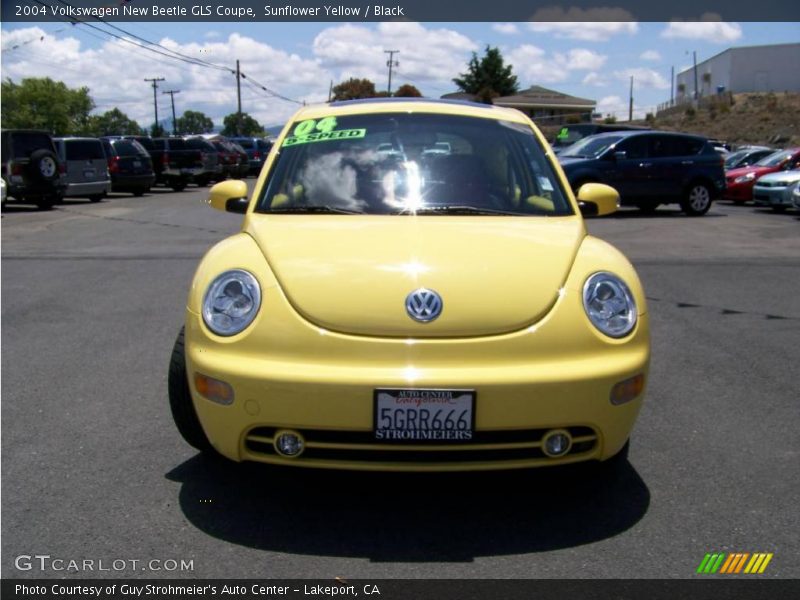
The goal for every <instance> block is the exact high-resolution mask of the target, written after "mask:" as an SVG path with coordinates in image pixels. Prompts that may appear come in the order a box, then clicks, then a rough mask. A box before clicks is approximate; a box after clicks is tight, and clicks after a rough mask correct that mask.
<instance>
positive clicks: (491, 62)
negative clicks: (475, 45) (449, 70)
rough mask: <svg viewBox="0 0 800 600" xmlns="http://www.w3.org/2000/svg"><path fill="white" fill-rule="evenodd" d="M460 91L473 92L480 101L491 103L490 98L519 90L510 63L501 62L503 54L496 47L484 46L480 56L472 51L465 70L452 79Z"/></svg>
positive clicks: (507, 94) (508, 94)
mask: <svg viewBox="0 0 800 600" xmlns="http://www.w3.org/2000/svg"><path fill="white" fill-rule="evenodd" d="M453 83H455V84H456V85H457V86H458V88H459V89H460V90H461V91H464V92H467V93H468V94H474V95H475V96H477V97H478V98H479V99H480V100H481V101H482V102H485V103H487V104H491V100H492V98H496V97H497V96H510V95H511V94H516V93H517V92H518V91H519V86H518V85H517V76H516V75H514V74H513V72H512V66H511V65H505V64H504V63H503V55H502V54H500V50H499V49H498V48H492V47H491V46H486V51H485V54H484V55H483V57H482V58H478V55H477V54H476V53H475V52H473V53H472V59H470V61H469V63H467V72H466V73H461V77H456V78H455V79H453Z"/></svg>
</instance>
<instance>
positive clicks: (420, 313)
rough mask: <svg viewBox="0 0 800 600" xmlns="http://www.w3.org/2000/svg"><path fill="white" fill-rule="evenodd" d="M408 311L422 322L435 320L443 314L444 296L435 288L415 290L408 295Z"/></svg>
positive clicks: (409, 314)
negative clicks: (435, 290)
mask: <svg viewBox="0 0 800 600" xmlns="http://www.w3.org/2000/svg"><path fill="white" fill-rule="evenodd" d="M406 312H407V313H408V316H409V317H411V318H412V319H414V320H415V321H419V322H420V323H428V322H429V321H433V320H434V319H435V318H436V317H438V316H439V315H440V314H442V297H441V296H440V295H439V294H437V293H436V292H434V291H433V290H426V289H425V288H419V289H418V290H414V291H413V292H411V293H410V294H409V295H408V296H406Z"/></svg>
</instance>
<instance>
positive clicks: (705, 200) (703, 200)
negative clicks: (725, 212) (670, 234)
mask: <svg viewBox="0 0 800 600" xmlns="http://www.w3.org/2000/svg"><path fill="white" fill-rule="evenodd" d="M709 208H711V190H710V189H709V187H708V186H707V185H705V184H703V183H693V184H692V185H691V186H689V189H688V190H687V191H686V197H685V199H684V200H683V202H681V209H683V212H685V213H686V214H687V215H689V216H690V217H699V216H701V215H704V214H706V213H707V212H708V209H709Z"/></svg>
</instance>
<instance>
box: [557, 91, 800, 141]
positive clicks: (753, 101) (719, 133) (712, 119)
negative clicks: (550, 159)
mask: <svg viewBox="0 0 800 600" xmlns="http://www.w3.org/2000/svg"><path fill="white" fill-rule="evenodd" d="M631 124H632V125H642V126H649V127H653V128H654V129H662V130H665V131H682V132H685V133H695V134H699V135H704V136H706V137H709V138H715V139H720V140H725V141H727V142H730V143H732V144H734V145H744V144H763V145H768V146H776V147H782V148H788V147H790V146H800V94H798V93H790V92H780V93H772V92H770V93H763V94H755V93H750V94H733V95H732V96H722V97H712V98H707V99H703V102H701V106H700V107H699V108H697V109H692V108H690V107H688V106H676V107H674V108H671V109H668V110H667V111H664V112H661V113H660V114H659V115H658V116H657V117H656V118H655V119H654V120H651V121H645V120H639V121H633V122H632V123H631ZM542 130H543V132H545V136H546V137H547V138H548V139H552V138H553V136H555V134H556V132H557V130H558V128H555V127H546V128H542Z"/></svg>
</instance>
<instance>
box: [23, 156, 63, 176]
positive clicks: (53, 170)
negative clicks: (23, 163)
mask: <svg viewBox="0 0 800 600" xmlns="http://www.w3.org/2000/svg"><path fill="white" fill-rule="evenodd" d="M28 172H29V173H30V175H31V177H33V178H34V179H36V180H38V181H45V182H51V181H55V180H56V179H58V177H59V172H58V159H57V158H56V155H55V154H54V153H53V152H51V151H50V150H47V149H46V148H40V149H39V150H34V151H33V152H32V153H31V160H30V164H29V166H28Z"/></svg>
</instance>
